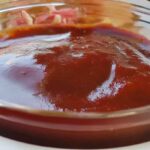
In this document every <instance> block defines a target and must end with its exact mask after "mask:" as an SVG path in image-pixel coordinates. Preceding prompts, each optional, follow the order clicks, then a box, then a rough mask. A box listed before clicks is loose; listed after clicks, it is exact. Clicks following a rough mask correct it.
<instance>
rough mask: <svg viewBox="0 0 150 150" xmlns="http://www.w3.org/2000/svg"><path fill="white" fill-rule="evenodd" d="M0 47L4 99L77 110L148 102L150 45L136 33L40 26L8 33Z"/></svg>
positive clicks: (112, 108)
mask: <svg viewBox="0 0 150 150" xmlns="http://www.w3.org/2000/svg"><path fill="white" fill-rule="evenodd" d="M0 48H1V49H0V81H1V85H0V99H3V100H5V101H9V102H13V103H17V104H21V105H25V106H30V107H33V108H38V109H44V110H56V111H77V112H78V111H79V112H81V111H82V112H110V111H117V110H124V109H129V108H136V107H141V106H145V105H149V104H150V42H149V41H148V40H146V39H144V38H143V37H140V36H138V35H136V34H132V33H128V32H126V31H123V30H120V29H116V28H113V27H111V26H99V27H87V28H83V27H82V28H77V27H50V26H43V27H36V28H28V29H26V30H14V31H12V32H11V33H10V35H9V36H8V38H7V39H5V40H1V42H0ZM4 87H5V88H4Z"/></svg>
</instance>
